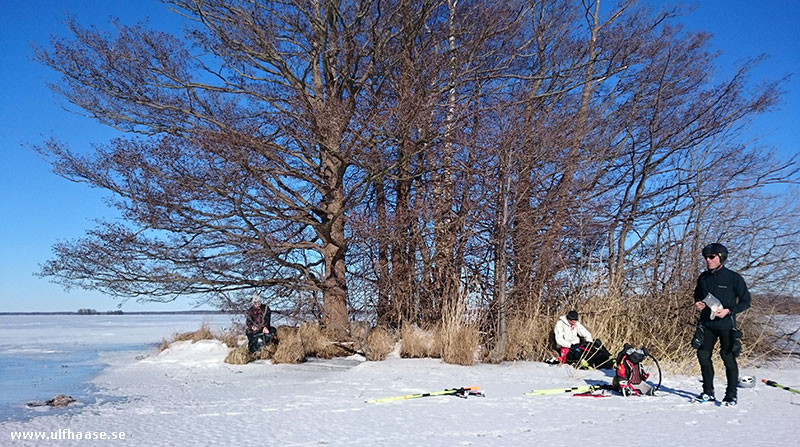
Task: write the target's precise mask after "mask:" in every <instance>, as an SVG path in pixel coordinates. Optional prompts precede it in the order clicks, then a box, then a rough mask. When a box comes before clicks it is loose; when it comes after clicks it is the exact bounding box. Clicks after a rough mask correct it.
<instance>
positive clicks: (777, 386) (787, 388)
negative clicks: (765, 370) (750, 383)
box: [761, 379, 800, 394]
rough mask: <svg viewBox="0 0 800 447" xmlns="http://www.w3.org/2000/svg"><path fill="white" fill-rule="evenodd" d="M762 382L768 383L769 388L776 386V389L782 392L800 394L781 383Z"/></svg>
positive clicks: (799, 391) (763, 380)
mask: <svg viewBox="0 0 800 447" xmlns="http://www.w3.org/2000/svg"><path fill="white" fill-rule="evenodd" d="M761 381H762V382H764V383H766V384H767V385H769V386H774V387H775V388H780V389H782V390H786V391H789V392H791V393H796V394H800V390H796V389H794V388H789V387H788V386H783V385H781V384H780V383H777V382H774V381H772V380H767V379H761Z"/></svg>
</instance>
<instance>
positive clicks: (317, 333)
mask: <svg viewBox="0 0 800 447" xmlns="http://www.w3.org/2000/svg"><path fill="white" fill-rule="evenodd" d="M298 333H299V335H300V340H301V341H302V342H303V349H304V350H305V355H306V356H310V357H317V358H321V359H332V358H334V357H346V356H348V355H350V354H351V353H352V350H347V349H345V348H344V347H342V346H340V344H339V343H334V342H332V341H331V339H330V338H329V337H328V336H327V335H325V333H324V332H323V331H322V329H320V327H319V325H318V324H316V323H303V324H301V325H300V329H299V330H298Z"/></svg>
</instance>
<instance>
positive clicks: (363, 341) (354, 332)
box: [350, 320, 371, 350]
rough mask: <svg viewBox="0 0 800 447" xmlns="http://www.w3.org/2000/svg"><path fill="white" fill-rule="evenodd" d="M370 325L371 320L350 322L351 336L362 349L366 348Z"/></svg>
mask: <svg viewBox="0 0 800 447" xmlns="http://www.w3.org/2000/svg"><path fill="white" fill-rule="evenodd" d="M370 327H371V325H370V323H369V321H364V320H361V321H353V322H351V323H350V338H352V339H353V341H354V342H355V343H356V344H357V345H358V346H359V347H360V349H362V350H364V349H366V346H367V339H368V338H369V333H370Z"/></svg>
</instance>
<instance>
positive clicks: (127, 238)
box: [36, 0, 800, 349]
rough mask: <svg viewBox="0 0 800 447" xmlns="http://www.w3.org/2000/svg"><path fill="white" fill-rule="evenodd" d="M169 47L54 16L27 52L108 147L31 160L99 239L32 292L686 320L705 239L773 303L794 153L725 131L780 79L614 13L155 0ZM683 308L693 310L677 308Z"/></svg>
mask: <svg viewBox="0 0 800 447" xmlns="http://www.w3.org/2000/svg"><path fill="white" fill-rule="evenodd" d="M166 3H168V4H170V5H171V6H172V7H173V8H174V9H175V10H177V11H178V12H179V13H180V14H182V15H183V16H184V17H186V19H187V22H186V23H187V29H186V31H185V32H184V33H183V35H181V36H176V35H172V34H169V33H165V32H161V31H157V30H154V29H151V28H149V27H148V26H146V25H133V26H128V25H123V24H120V23H118V22H113V23H112V25H113V31H111V32H105V31H100V30H98V29H96V28H94V27H84V26H81V25H79V24H78V23H76V22H75V21H74V20H73V19H68V20H67V23H68V25H69V29H70V31H71V36H70V37H69V38H59V37H54V38H53V40H52V41H51V42H50V45H49V46H47V47H44V48H38V49H37V51H36V55H37V57H38V59H39V60H40V61H41V62H42V63H44V64H46V65H48V66H50V67H51V68H53V69H54V70H56V71H58V72H59V73H60V74H61V75H62V77H61V80H60V81H59V82H57V83H56V84H55V85H53V88H54V89H55V90H56V91H57V92H58V93H60V94H61V95H63V96H64V97H65V98H67V99H68V100H69V101H70V102H71V103H72V104H74V105H75V106H77V107H78V108H79V109H81V110H82V111H83V112H84V113H86V114H87V115H88V116H90V117H92V118H94V119H96V120H98V121H99V122H101V123H103V124H106V125H109V126H111V127H113V128H115V129H118V130H119V131H120V132H122V133H123V135H124V136H121V137H119V138H116V139H114V140H112V141H110V142H107V143H105V144H101V145H98V146H96V147H94V148H93V149H92V150H91V151H86V150H83V148H77V149H73V148H70V147H68V145H67V144H66V143H63V142H60V141H58V140H55V139H53V140H50V141H46V142H43V143H42V144H40V145H39V146H38V150H39V151H40V152H41V153H42V154H44V155H46V156H47V157H49V158H50V160H52V163H53V167H54V170H55V172H56V173H57V174H59V175H61V176H63V177H65V178H68V179H70V180H74V181H77V182H85V183H88V184H90V185H93V186H96V187H100V188H102V189H104V190H106V191H108V192H110V194H111V197H112V199H113V205H114V206H115V207H116V208H117V209H118V210H119V211H120V213H121V216H122V218H123V221H122V222H118V221H107V222H103V223H101V224H100V225H99V226H97V227H96V228H93V229H90V230H88V231H87V234H86V236H85V237H83V238H80V239H77V240H73V241H69V242H63V243H58V244H56V245H55V247H54V250H55V256H54V258H53V259H51V260H49V261H48V262H47V263H46V264H44V265H43V268H42V270H41V272H40V274H41V275H43V276H48V277H52V278H55V279H56V280H58V281H60V282H62V283H63V284H65V285H67V286H79V287H84V288H89V289H96V290H100V291H103V292H106V293H109V294H111V295H114V296H120V297H126V298H130V297H135V298H138V299H141V300H145V301H170V300H173V299H176V298H178V297H181V296H185V295H194V296H202V297H206V298H207V299H208V300H209V301H213V302H215V303H217V304H218V305H219V307H220V308H223V309H231V308H241V307H242V305H243V303H245V302H246V300H247V299H248V297H249V295H251V294H252V293H253V292H258V293H261V294H262V295H264V296H265V298H267V299H268V300H269V301H270V302H271V303H273V306H275V307H278V308H282V309H292V311H294V312H297V313H298V314H304V315H313V316H316V317H318V318H319V319H320V320H321V322H322V323H323V324H324V325H325V326H326V328H327V329H328V331H330V332H331V333H332V334H339V335H343V334H345V333H346V332H347V330H348V323H349V320H350V319H351V318H353V317H354V316H359V317H367V318H368V319H371V320H372V321H374V322H375V323H378V324H381V325H384V326H388V327H398V326H399V325H401V324H402V323H404V322H407V323H417V324H421V325H424V324H434V323H436V322H437V321H440V320H441V319H442V318H443V316H445V315H448V316H451V315H454V314H457V315H461V314H462V313H463V312H465V311H467V310H469V311H471V312H473V313H472V315H476V317H475V318H478V319H479V321H480V322H481V325H482V328H483V329H484V333H485V334H486V336H487V338H488V339H489V340H491V341H492V344H493V345H494V346H496V347H498V349H503V348H502V347H503V345H504V343H505V342H506V338H507V325H508V322H509V320H510V318H512V317H514V316H515V315H525V314H530V313H531V312H545V311H546V312H555V311H558V310H560V309H562V308H564V307H565V306H569V305H575V303H580V302H583V301H585V300H590V299H594V298H597V297H613V298H614V299H617V300H626V299H639V300H649V301H648V302H652V303H658V305H659V306H662V308H660V309H662V311H660V312H657V313H655V318H664V319H668V318H675V317H676V315H677V316H679V315H684V314H683V313H682V312H684V310H681V309H684V308H685V307H686V303H687V301H688V300H690V291H691V289H692V288H693V286H694V280H695V278H696V275H697V272H698V270H699V268H700V263H699V258H700V256H699V254H700V250H701V248H702V246H703V245H704V244H706V243H708V242H712V241H718V242H722V243H724V244H726V245H728V246H729V248H730V250H731V263H732V264H733V265H734V266H735V268H737V269H738V270H739V271H740V272H741V273H743V274H744V275H745V277H746V278H747V279H748V282H749V283H750V284H751V286H752V287H753V289H754V290H756V291H758V290H761V291H768V292H770V293H773V294H784V295H797V290H796V287H797V284H798V283H797V279H798V278H799V276H798V274H799V273H800V270H798V269H799V268H800V267H799V265H800V263H798V262H797V261H798V253H799V249H800V238H799V237H798V230H797V226H796V222H797V219H798V217H800V212H799V211H800V209H799V208H798V202H797V199H796V198H795V197H797V196H798V195H797V194H796V191H794V194H793V195H792V194H786V191H787V189H788V188H789V187H790V186H788V185H790V184H793V183H795V184H796V182H797V181H798V164H797V161H798V160H797V158H796V157H795V158H792V159H788V160H786V159H780V158H779V157H777V156H776V154H775V152H774V151H773V150H771V149H770V148H765V147H762V146H761V145H759V143H758V141H757V140H754V139H751V138H750V136H749V134H748V133H747V132H746V129H747V127H746V125H747V124H748V123H749V122H750V121H751V120H752V119H753V118H754V117H755V116H757V115H758V114H761V113H764V112H767V111H769V110H771V109H772V108H774V107H775V106H776V104H777V101H778V99H779V97H780V91H781V81H782V80H780V79H777V80H773V81H766V82H763V83H760V84H755V83H753V82H751V81H750V74H751V72H752V69H753V67H754V66H755V64H756V63H757V62H758V60H757V59H755V60H752V61H746V62H744V63H743V64H742V65H741V66H739V67H738V69H737V70H735V71H734V72H733V73H732V74H730V75H727V76H724V75H721V74H720V73H719V72H718V71H717V69H716V67H715V65H714V62H715V57H716V53H715V52H714V51H713V49H712V48H711V47H710V36H709V35H708V34H705V33H694V32H687V31H685V30H683V29H682V28H681V27H680V26H679V25H677V23H676V14H675V12H674V11H666V12H665V11H660V12H659V11H653V10H650V9H648V8H647V7H646V5H640V4H638V3H637V2H635V1H622V2H617V4H614V5H611V4H610V3H611V2H609V4H608V5H607V4H606V2H603V3H602V5H601V3H600V1H599V0H594V1H563V0H560V1H556V0H552V1H540V0H497V1H490V0H415V1H412V0H388V1H387V0H381V1H379V0H338V1H334V0H302V1H300V0H297V1H294V0H290V1H285V2H272V1H255V0H253V1H223V0H172V1H166ZM687 312H690V311H687Z"/></svg>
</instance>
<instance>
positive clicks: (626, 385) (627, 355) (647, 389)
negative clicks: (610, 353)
mask: <svg viewBox="0 0 800 447" xmlns="http://www.w3.org/2000/svg"><path fill="white" fill-rule="evenodd" d="M648 357H650V358H653V357H652V356H651V355H650V354H649V353H648V352H647V349H646V348H645V347H644V346H642V347H641V348H640V349H636V348H634V347H633V346H631V345H629V344H628V343H625V346H624V347H623V348H622V351H620V353H619V354H617V366H616V374H615V376H614V381H613V386H614V390H616V391H617V392H619V393H621V394H622V395H623V396H640V395H653V394H654V393H655V391H656V389H658V386H656V387H655V388H654V387H652V386H651V385H650V384H649V383H647V382H646V380H647V379H648V378H649V377H650V374H649V373H648V372H647V371H645V369H644V367H643V366H642V362H643V361H644V360H645V359H646V358H648ZM653 360H655V359H654V358H653ZM656 365H658V363H656ZM659 382H660V372H659Z"/></svg>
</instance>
